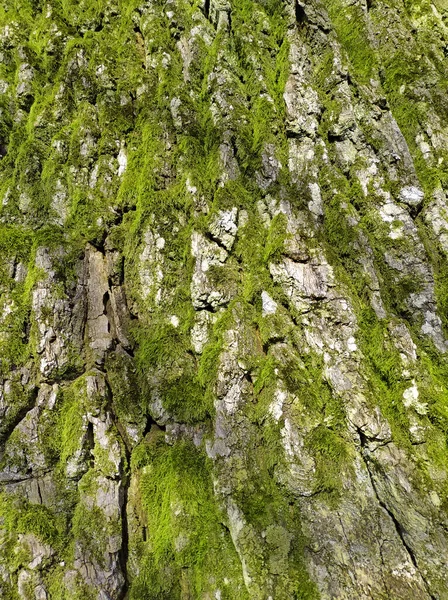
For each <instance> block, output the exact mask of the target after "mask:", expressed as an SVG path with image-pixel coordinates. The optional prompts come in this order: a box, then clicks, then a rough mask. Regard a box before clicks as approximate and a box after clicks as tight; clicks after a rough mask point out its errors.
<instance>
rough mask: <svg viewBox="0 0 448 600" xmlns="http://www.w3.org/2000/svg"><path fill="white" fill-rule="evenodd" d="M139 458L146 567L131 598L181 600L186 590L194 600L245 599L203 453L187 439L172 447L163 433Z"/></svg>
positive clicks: (135, 582)
mask: <svg viewBox="0 0 448 600" xmlns="http://www.w3.org/2000/svg"><path fill="white" fill-rule="evenodd" d="M150 436H151V434H150ZM142 446H143V447H142ZM137 456H138V457H139V458H138V460H136V459H133V468H134V469H136V468H138V469H139V470H140V477H141V484H140V490H141V502H142V506H143V509H144V510H145V514H146V519H147V532H148V533H147V535H148V538H147V541H146V542H145V543H144V546H143V547H142V548H141V550H140V552H141V553H142V564H143V565H144V567H145V568H144V569H141V574H140V575H139V576H138V577H137V578H136V579H134V580H133V581H132V582H131V591H130V597H131V598H135V599H137V598H139V599H140V598H148V599H151V600H152V599H155V598H181V597H183V596H182V595H181V592H180V588H181V589H185V588H184V586H186V589H188V590H189V593H190V594H191V595H192V597H200V596H201V594H204V593H207V592H208V593H211V592H212V591H213V593H214V590H216V589H220V590H221V591H222V597H223V598H228V599H229V600H230V598H232V593H234V592H235V590H239V592H238V593H239V594H241V595H239V597H241V598H246V597H247V596H246V592H245V590H244V586H243V583H242V574H241V572H240V566H239V561H238V559H237V557H236V554H235V550H234V549H233V547H232V543H231V541H230V538H229V534H228V533H227V532H226V530H225V529H224V528H223V527H222V525H221V524H220V523H221V519H222V517H221V516H220V512H219V510H218V508H217V506H216V504H215V500H214V498H213V489H212V479H211V472H210V464H209V463H208V461H207V460H206V459H205V457H204V455H203V451H201V450H199V449H197V448H195V447H194V445H193V444H192V443H191V442H187V441H183V442H177V443H176V444H175V445H174V446H167V445H166V444H165V443H164V441H163V435H162V433H161V432H160V435H159V436H157V435H155V436H151V437H150V438H148V440H147V441H145V442H143V443H142V445H141V446H140V447H139V448H137V451H136V453H135V457H136V458H137ZM181 572H182V573H183V575H181ZM225 578H228V581H229V582H231V585H232V588H230V589H228V588H227V586H228V585H229V583H227V584H226V583H225V581H224V580H225ZM232 590H233V591H232Z"/></svg>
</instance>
